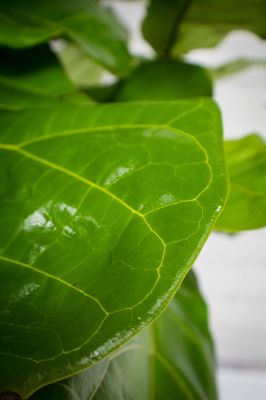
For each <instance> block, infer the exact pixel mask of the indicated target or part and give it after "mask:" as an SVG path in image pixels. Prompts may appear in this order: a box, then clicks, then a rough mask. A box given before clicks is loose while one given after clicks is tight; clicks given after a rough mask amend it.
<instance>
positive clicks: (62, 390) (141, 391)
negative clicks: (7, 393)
mask: <svg viewBox="0 0 266 400" xmlns="http://www.w3.org/2000/svg"><path fill="white" fill-rule="evenodd" d="M151 398H153V399H155V400H165V399H168V400H171V399H178V400H187V399H193V400H206V399H208V400H215V399H216V398H217V396H216V391H215V359H214V354H213V344H212V340H211V336H210V333H209V330H208V320H207V310H206V305H205V303H204V300H203V299H202V296H201V294H200V292H199V289H198V287H197V284H196V280H195V276H194V275H193V274H192V272H190V273H189V274H188V276H187V277H186V278H185V280H184V282H183V283H182V286H181V287H180V289H179V290H178V293H177V294H176V295H175V297H174V299H173V300H172V302H171V304H170V305H169V307H168V308H167V310H166V311H165V312H164V313H163V315H162V316H161V317H160V318H159V319H158V320H157V321H156V322H155V323H153V324H152V325H151V326H150V327H149V328H147V329H145V330H144V331H142V332H141V333H140V334H138V335H137V336H136V337H135V338H134V339H132V340H131V341H129V342H128V343H127V344H126V345H125V346H124V347H122V348H121V349H120V350H118V351H117V352H115V353H114V354H113V355H112V356H111V357H109V358H106V359H104V360H102V361H100V362H99V363H97V364H96V365H95V366H93V367H91V368H89V369H88V370H86V371H85V372H82V373H81V374H78V375H76V376H74V377H72V378H70V379H67V380H64V381H60V382H58V383H55V384H53V385H50V386H46V387H45V388H43V389H41V390H40V391H38V392H36V393H35V394H34V395H33V396H32V397H31V398H30V400H47V399H49V400H77V399H79V400H88V399H90V400H116V399H123V400H131V399H134V400H149V399H151Z"/></svg>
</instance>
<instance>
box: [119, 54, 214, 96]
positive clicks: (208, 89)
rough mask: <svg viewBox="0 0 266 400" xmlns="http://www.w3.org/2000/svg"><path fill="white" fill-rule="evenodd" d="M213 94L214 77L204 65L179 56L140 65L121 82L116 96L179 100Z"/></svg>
mask: <svg viewBox="0 0 266 400" xmlns="http://www.w3.org/2000/svg"><path fill="white" fill-rule="evenodd" d="M211 95H212V82H211V78H210V76H209V73H208V72H207V71H206V70H205V69H204V68H201V67H199V66H197V65H193V64H188V63H184V62H180V61H176V60H157V61H152V62H146V63H143V64H141V65H140V66H139V67H137V68H136V69H135V70H134V71H133V72H132V74H131V76H130V77H129V78H128V79H127V80H125V81H124V82H122V83H121V84H120V86H119V87H118V89H117V91H116V95H115V100H117V101H132V100H177V99H180V98H187V97H201V96H211Z"/></svg>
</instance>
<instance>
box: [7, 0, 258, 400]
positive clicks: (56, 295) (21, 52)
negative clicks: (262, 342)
mask: <svg viewBox="0 0 266 400" xmlns="http://www.w3.org/2000/svg"><path fill="white" fill-rule="evenodd" d="M154 3H155V2H154ZM157 3H158V5H160V6H162V5H163V4H164V3H163V1H162V2H159V1H157ZM174 3H175V2H173V4H172V6H173V7H175V4H174ZM177 3H178V2H176V7H178V8H176V9H175V10H176V12H177V14H178V13H179V10H181V9H182V20H183V19H185V18H186V12H187V11H188V10H189V6H190V2H189V4H186V7H183V6H182V5H181V4H179V5H178V4H177ZM191 3H193V2H191ZM195 3H196V1H195ZM150 7H151V8H150V9H149V11H148V15H149V13H150V12H151V10H152V9H153V8H152V7H153V2H152V4H151V6H150ZM198 7H199V6H198ZM158 9H160V7H159V8H158ZM152 12H154V11H152ZM178 15H179V14H178ZM147 18H150V17H149V16H148V17H147ZM0 19H1V26H0V45H1V46H2V47H0V54H1V63H0V89H1V90H0V182H1V185H0V229H1V236H0V281H1V291H0V326H1V338H0V399H1V400H15V399H22V400H28V399H30V400H41V399H48V398H49V399H59V400H65V399H66V400H75V399H77V398H79V399H81V400H88V399H94V400H96V399H97V400H112V399H113V400H117V399H120V398H121V399H123V400H130V399H134V400H146V399H147V400H148V399H150V398H155V399H157V400H161V399H165V398H167V399H169V400H172V399H181V400H183V399H184V400H187V399H193V400H194V399H195V400H198V399H199V400H206V399H210V400H215V399H216V398H217V390H216V385H215V354H214V348H213V341H212V338H211V334H210V332H209V328H208V320H207V311H206V305H205V303H204V300H203V298H202V296H201V294H200V291H199V287H198V285H197V283H196V278H195V275H194V274H193V273H192V272H191V271H190V269H191V267H192V265H193V263H194V262H195V260H196V258H197V256H198V254H199V252H200V250H201V248H202V246H203V245H204V243H205V241H206V240H207V238H208V235H209V234H210V233H211V231H212V229H219V230H224V231H238V230H243V229H253V228H257V227H261V226H263V225H265V211H266V210H265V207H264V203H265V193H264V192H265V191H263V187H264V186H263V184H264V182H265V163H263V160H264V158H263V155H264V153H265V145H264V144H263V142H262V140H261V139H259V138H258V137H256V136H250V137H248V138H247V139H243V143H242V141H240V142H239V143H231V142H228V143H227V144H225V150H226V151H225V155H226V157H227V158H228V165H229V178H230V180H231V182H232V184H231V189H230V195H229V200H228V206H226V205H225V204H226V199H227V196H228V171H227V168H226V163H225V156H224V143H223V139H222V123H221V114H220V111H219V108H218V106H217V105H216V104H215V102H214V101H213V100H212V99H211V95H212V80H211V73H210V72H209V71H207V70H206V69H204V68H202V67H201V66H195V65H190V64H188V63H186V62H185V61H184V60H181V59H179V58H178V59H176V58H175V57H174V55H173V56H172V57H171V58H169V54H170V53H169V52H168V51H167V52H165V51H162V52H158V54H159V58H157V59H155V60H141V59H140V58H137V57H135V56H134V55H131V54H130V52H129V50H128V47H127V40H126V39H127V34H126V30H125V28H124V27H123V24H121V23H120V22H119V21H118V18H117V17H116V16H115V14H114V12H113V11H111V10H110V7H108V4H107V3H106V2H102V1H91V0H90V1H89V0H83V1H81V0H80V1H77V2H69V1H67V0H60V1H58V2H53V1H52V0H48V1H47V0H46V1H42V0H40V1H38V2H34V1H30V2H29V1H24V0H22V1H21V0H20V1H17V0H11V1H9V2H6V1H3V0H1V1H0ZM172 22H173V24H174V23H175V27H176V28H177V24H178V23H179V17H178V18H177V19H175V20H173V21H172ZM231 22H232V21H231ZM146 23H147V22H146ZM144 26H145V24H144ZM231 26H233V22H232V25H230V27H231ZM162 28H163V29H166V28H165V27H164V23H162ZM144 31H145V29H144ZM168 34H169V32H165V35H166V36H167V35H168ZM162 37H163V36H162ZM54 39H56V40H57V39H60V41H59V42H56V45H55V43H54V42H53V43H51V40H54ZM171 43H172V42H171ZM60 46H61V47H62V48H60ZM65 50H67V51H65ZM81 65H82V69H79V68H80V66H81ZM107 70H108V71H111V72H112V73H113V74H114V75H115V77H116V78H115V79H116V80H115V81H114V83H113V84H111V85H107V84H106V83H104V80H103V79H102V77H104V74H105V73H106V71H107ZM249 146H251V147H250V149H253V150H252V151H251V150H250V151H251V153H252V154H251V153H250V151H249V150H248V149H249ZM263 149H264V150H263ZM240 150H241V153H240ZM241 154H242V155H243V157H242V156H241ZM257 154H260V160H261V162H260V163H259V164H256V163H255V162H254V158H255V157H256V159H257V160H258V156H257ZM249 166H250V167H249ZM247 169H248V170H249V173H248V174H247V173H246V170H247ZM240 184H241V185H243V186H244V192H245V194H246V197H245V198H242V197H241V195H242V190H238V189H239V185H240ZM251 191H252V193H255V196H258V197H259V200H258V201H259V212H258V213H257V214H256V221H255V222H254V223H251V224H250V223H247V221H248V219H249V213H252V207H253V206H254V204H253V202H252V201H250V192H251ZM240 203H241V205H242V208H241V210H244V212H243V215H242V217H241V218H238V217H235V215H234V216H233V217H232V214H234V213H235V212H237V211H235V210H237V209H238V204H240ZM256 207H257V206H256ZM223 209H224V210H223ZM222 210H223V212H222ZM221 212H222V214H221ZM183 281H184V282H183Z"/></svg>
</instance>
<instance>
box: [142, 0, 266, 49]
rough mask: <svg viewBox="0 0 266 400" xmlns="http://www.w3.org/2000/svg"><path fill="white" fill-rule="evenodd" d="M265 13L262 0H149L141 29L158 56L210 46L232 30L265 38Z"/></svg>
mask: <svg viewBox="0 0 266 400" xmlns="http://www.w3.org/2000/svg"><path fill="white" fill-rule="evenodd" d="M265 15H266V2H265V0H255V1H250V0H244V1H243V0H235V1H231V0H222V1H221V0H204V1H202V0H151V3H150V6H149V8H148V13H147V16H146V19H145V21H144V24H143V31H144V36H145V38H146V39H147V40H148V41H149V43H150V44H151V45H152V46H153V47H154V49H155V50H156V51H157V53H158V54H159V55H161V54H162V53H164V52H165V49H167V53H170V54H171V55H179V54H180V53H186V52H188V51H190V50H193V49H196V48H203V47H213V46H215V45H217V44H218V43H219V41H220V40H221V39H223V37H224V36H225V35H226V34H228V33H229V32H230V31H232V30H235V29H245V30H249V31H251V32H254V33H255V34H257V35H259V36H261V37H262V38H266V24H265ZM164 16H166V18H163V17H164ZM164 21H165V22H164ZM166 24H167V28H166Z"/></svg>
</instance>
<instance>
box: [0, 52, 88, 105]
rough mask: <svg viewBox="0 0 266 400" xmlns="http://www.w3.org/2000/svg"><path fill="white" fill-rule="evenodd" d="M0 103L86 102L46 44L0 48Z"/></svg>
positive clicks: (48, 103)
mask: <svg viewBox="0 0 266 400" xmlns="http://www.w3.org/2000/svg"><path fill="white" fill-rule="evenodd" d="M0 57H1V65H0V104H1V105H2V106H3V105H4V106H6V107H10V108H25V107H26V108H27V107H30V106H32V107H34V108H41V107H51V104H52V103H54V104H55V105H56V104H57V103H58V102H65V101H67V102H70V103H83V104H84V103H85V104H86V103H89V102H91V101H92V100H90V99H89V97H88V96H86V95H85V94H84V93H81V92H78V91H77V90H76V88H75V86H74V84H73V83H72V82H71V81H70V79H69V78H68V77H67V75H66V73H65V71H64V69H63V68H62V66H61V65H60V63H59V61H58V60H57V58H56V56H55V55H54V54H53V53H52V52H51V50H49V48H48V47H47V46H45V45H43V46H38V47H34V48H32V49H27V50H20V51H18V50H17V51H14V50H11V49H7V48H1V49H0Z"/></svg>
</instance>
